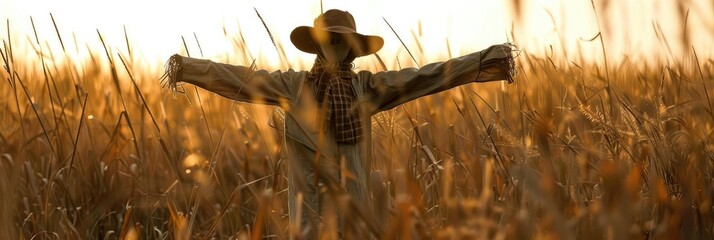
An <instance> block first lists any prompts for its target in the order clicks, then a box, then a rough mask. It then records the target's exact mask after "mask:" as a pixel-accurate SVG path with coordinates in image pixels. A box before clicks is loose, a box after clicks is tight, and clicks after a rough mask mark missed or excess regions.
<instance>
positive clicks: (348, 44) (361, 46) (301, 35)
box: [290, 9, 384, 63]
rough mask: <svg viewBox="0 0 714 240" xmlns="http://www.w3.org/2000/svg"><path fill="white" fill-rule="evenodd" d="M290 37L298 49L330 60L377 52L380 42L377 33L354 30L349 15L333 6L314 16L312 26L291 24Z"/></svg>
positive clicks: (352, 21)
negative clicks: (292, 26)
mask: <svg viewBox="0 0 714 240" xmlns="http://www.w3.org/2000/svg"><path fill="white" fill-rule="evenodd" d="M290 41H292V43H293V44H294V45H295V47H297V48H298V49H299V50H300V51H303V52H307V53H312V54H317V55H318V56H320V57H321V58H323V59H325V60H327V62H332V63H338V62H351V61H352V60H354V59H355V58H357V57H362V56H366V55H369V54H372V53H375V52H377V51H378V50H379V49H380V48H382V45H384V40H383V39H382V38H381V37H378V36H370V35H362V34H359V33H357V27H356V26H355V20H354V18H353V17H352V15H351V14H350V13H349V12H346V11H341V10H337V9H331V10H327V11H326V12H325V13H323V14H321V15H320V16H318V17H317V18H316V19H315V22H314V27H308V26H300V27H297V28H295V30H293V32H292V33H291V34H290Z"/></svg>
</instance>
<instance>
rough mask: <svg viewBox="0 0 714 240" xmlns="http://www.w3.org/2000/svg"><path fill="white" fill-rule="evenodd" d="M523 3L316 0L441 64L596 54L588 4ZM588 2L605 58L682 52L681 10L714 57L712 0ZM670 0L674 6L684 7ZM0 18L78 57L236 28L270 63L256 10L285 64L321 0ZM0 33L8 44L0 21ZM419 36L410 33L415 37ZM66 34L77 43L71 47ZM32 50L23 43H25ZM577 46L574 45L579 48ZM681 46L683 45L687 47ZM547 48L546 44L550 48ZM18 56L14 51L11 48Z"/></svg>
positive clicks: (141, 6) (219, 50)
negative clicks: (508, 47)
mask: <svg viewBox="0 0 714 240" xmlns="http://www.w3.org/2000/svg"><path fill="white" fill-rule="evenodd" d="M523 2H527V3H526V4H524V5H523V6H522V12H523V13H524V14H523V15H521V18H520V21H517V19H516V18H514V14H512V12H513V11H512V10H513V9H514V8H513V4H512V3H511V1H492V0H471V1H463V0H440V1H433V0H432V1H414V0H410V1H407V0H399V1H375V0H368V1H346V0H345V1H324V7H325V9H330V8H340V9H344V10H348V11H349V12H351V13H352V14H353V15H354V16H355V18H356V21H357V28H358V31H359V32H361V33H364V34H373V35H380V36H382V37H384V38H385V42H386V44H385V47H384V48H383V49H382V50H381V51H380V52H379V53H380V55H383V56H394V55H395V54H399V56H401V57H400V58H402V60H403V61H405V60H407V59H408V57H406V56H407V55H405V54H406V53H405V52H404V51H403V50H402V49H403V47H402V46H401V44H400V43H399V40H398V39H397V38H396V37H395V35H394V33H392V32H391V30H390V29H389V27H388V26H387V25H386V24H385V22H384V20H383V19H382V18H383V17H384V18H386V19H387V20H388V21H389V22H390V24H391V25H392V26H393V27H394V28H395V29H396V30H397V33H398V34H399V35H400V36H401V37H402V39H403V40H404V41H405V43H406V44H407V45H408V46H409V48H410V50H412V51H413V52H414V51H417V47H416V46H415V45H414V43H415V38H414V37H413V35H412V32H414V33H417V31H418V28H419V24H420V23H421V30H422V31H421V33H422V36H421V37H420V38H419V41H420V43H421V45H422V46H423V52H424V55H423V56H419V61H422V62H430V61H435V60H443V59H445V58H446V56H447V55H448V52H447V51H446V39H448V40H449V42H450V45H451V48H452V49H451V53H452V54H453V55H459V54H463V53H467V52H472V51H476V50H480V49H482V48H485V47H487V46H488V45H490V44H495V43H501V42H506V41H509V38H510V33H511V31H512V30H513V32H514V33H515V35H516V40H517V43H519V45H520V46H521V48H523V49H525V50H526V51H528V52H533V53H537V52H544V51H546V50H548V49H549V46H551V45H553V46H554V48H555V49H556V50H558V51H560V49H562V48H561V44H560V43H561V42H564V43H565V46H566V47H565V49H566V51H567V54H566V56H568V57H569V58H574V57H576V56H575V54H574V53H575V52H577V51H580V52H583V53H584V54H585V55H586V56H587V57H588V58H591V59H595V60H597V59H600V58H601V57H602V56H601V52H600V51H601V50H600V42H599V41H594V42H587V41H584V40H583V39H589V38H592V37H593V36H595V35H596V34H597V32H598V21H596V15H595V13H594V12H593V8H592V5H591V1H590V0H569V1H565V0H564V1H549V0H533V1H523ZM605 2H608V3H607V4H604V3H603V1H602V0H600V1H595V5H596V11H598V15H599V18H600V22H599V23H600V28H602V29H603V33H604V36H605V40H606V43H605V44H606V48H607V49H608V54H609V55H610V56H609V57H611V58H614V59H618V58H620V57H621V56H622V55H624V54H632V55H647V56H654V55H655V54H654V53H658V54H660V53H664V54H665V56H666V54H667V51H660V50H663V49H665V48H663V47H662V46H663V45H662V42H661V41H659V40H658V38H657V36H656V34H655V30H654V27H653V26H656V25H657V24H659V25H660V26H661V28H662V31H663V32H664V34H665V35H666V36H667V39H668V41H669V44H670V45H672V48H671V49H672V52H673V53H672V55H675V56H679V55H681V54H682V52H683V51H684V49H685V48H682V47H681V46H680V45H681V40H682V39H683V38H682V36H683V35H682V33H683V31H682V26H683V25H684V23H683V22H682V21H681V16H683V15H684V13H685V12H686V11H687V9H689V10H690V12H689V20H688V21H689V22H688V29H687V31H688V35H689V39H690V40H691V41H690V44H692V45H693V46H694V47H695V48H696V49H697V51H698V54H700V56H702V57H707V56H708V57H711V56H713V55H714V46H713V43H714V36H713V35H714V30H713V29H714V16H712V15H714V14H712V13H713V12H714V3H712V2H711V1H710V0H691V1H686V0H683V1H670V0H628V1H605ZM677 2H681V6H682V8H681V9H680V8H679V7H678V5H677V4H674V3H677ZM0 6H3V7H2V8H0V19H2V20H6V19H9V20H10V28H11V32H12V35H13V37H12V41H13V44H14V46H16V47H17V46H21V45H22V44H27V43H29V42H30V40H33V42H34V36H33V35H32V28H31V26H30V16H32V17H33V19H34V22H35V26H36V28H37V30H38V34H39V38H40V41H41V42H43V44H45V42H46V44H49V46H50V48H52V49H53V50H55V51H57V50H61V47H60V46H59V41H58V40H57V36H56V33H55V31H54V27H53V25H52V22H51V20H50V17H49V13H52V14H53V15H54V17H55V20H56V21H57V25H58V28H59V30H60V33H61V36H62V38H63V39H64V44H65V47H66V48H67V51H68V52H70V53H71V54H73V55H79V56H82V55H83V54H86V48H87V47H86V46H87V45H88V46H89V47H90V48H95V47H98V43H99V41H98V37H97V32H96V31H97V29H98V30H99V31H100V32H101V33H102V35H104V36H105V38H106V39H105V40H106V41H107V43H108V44H109V45H110V47H111V48H112V49H113V50H115V51H118V52H122V51H124V52H125V51H126V43H125V40H124V35H123V34H124V32H123V31H124V30H123V28H124V27H126V29H127V33H128V36H129V41H130V44H132V46H133V48H134V52H135V54H137V55H138V56H139V57H143V58H145V59H147V60H148V61H149V62H154V61H155V62H157V63H158V62H163V61H164V60H165V59H166V58H167V57H168V56H170V55H171V54H173V53H175V52H180V51H183V44H182V41H181V36H184V37H185V38H186V40H187V41H188V43H189V46H188V47H189V49H191V53H192V54H193V55H194V56H197V55H198V54H199V53H198V50H197V47H196V44H195V40H194V37H193V34H194V33H195V34H196V35H197V36H198V39H199V41H200V43H201V46H202V48H203V51H204V55H205V56H206V57H211V58H212V57H217V56H220V55H223V54H226V53H227V52H228V51H231V47H230V46H231V45H230V44H231V43H230V41H229V40H228V38H226V37H225V36H224V33H223V28H224V27H225V29H226V31H227V33H228V35H229V36H236V35H237V33H238V32H239V31H241V32H242V33H243V35H244V37H245V38H246V41H247V43H248V47H249V50H250V51H251V52H252V53H253V55H255V56H256V57H258V58H260V61H265V62H268V63H276V62H277V61H278V60H277V54H276V51H275V49H274V47H273V46H272V44H271V42H270V39H269V38H268V35H267V33H266V31H265V29H264V28H263V25H262V23H261V22H260V20H259V19H258V17H257V16H256V13H255V11H254V9H253V8H254V7H255V8H256V9H257V10H258V11H259V12H260V13H261V15H262V17H263V18H264V19H265V21H266V24H267V25H268V27H269V29H270V30H271V31H272V33H273V35H274V37H275V38H276V41H278V42H279V43H281V44H282V45H283V46H285V50H286V53H287V55H288V56H289V57H290V59H291V61H293V59H294V61H308V62H309V61H311V60H312V59H311V58H312V56H310V55H307V54H304V53H301V52H299V51H298V50H297V49H295V48H294V47H293V46H292V45H291V44H290V40H289V35H290V31H291V30H292V29H293V28H295V27H296V26H300V25H312V21H313V19H314V18H315V17H316V16H317V15H318V14H319V12H320V1H319V0H317V1H315V0H309V1H276V0H262V1H258V0H252V1H235V0H234V1H219V0H207V1H183V0H179V1H168V0H151V1H147V0H143V1H139V0H123V1H109V0H103V1H96V0H94V1H90V0H67V1H53V0H0ZM0 31H1V32H0V38H2V39H3V40H6V41H7V26H6V24H5V22H4V21H3V23H2V24H0ZM417 34H418V33H417ZM74 38H76V39H77V43H78V44H77V45H78V46H77V47H75V43H74V40H73V39H74ZM27 49H30V48H27ZM577 49H580V50H577ZM686 49H689V48H686ZM548 51H549V50H548ZM16 52H18V50H17V48H16Z"/></svg>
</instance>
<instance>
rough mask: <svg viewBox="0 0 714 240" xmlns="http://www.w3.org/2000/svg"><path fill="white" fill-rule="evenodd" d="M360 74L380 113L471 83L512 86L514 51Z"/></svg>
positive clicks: (501, 48)
mask: <svg viewBox="0 0 714 240" xmlns="http://www.w3.org/2000/svg"><path fill="white" fill-rule="evenodd" d="M360 74H362V75H363V77H364V78H365V79H366V82H365V84H364V85H363V86H364V93H365V97H366V99H367V101H369V102H370V103H371V104H373V105H374V106H375V107H376V110H377V111H384V110H389V109H392V108H394V107H396V106H399V105H400V104H403V103H406V102H408V101H411V100H414V99H417V98H419V97H422V96H426V95H430V94H434V93H438V92H441V91H445V90H448V89H451V88H454V87H457V86H460V85H464V84H467V83H472V82H489V81H497V80H508V81H509V82H511V81H512V74H513V56H512V48H511V45H508V44H501V45H494V46H491V47H489V48H487V49H485V50H483V51H479V52H475V53H471V54H468V55H465V56H462V57H458V58H454V59H450V60H448V61H445V62H437V63H431V64H428V65H426V66H423V67H422V68H419V69H417V68H405V69H402V70H399V71H384V72H378V73H375V74H371V73H369V72H366V71H363V72H361V73H360ZM365 75H366V76H365Z"/></svg>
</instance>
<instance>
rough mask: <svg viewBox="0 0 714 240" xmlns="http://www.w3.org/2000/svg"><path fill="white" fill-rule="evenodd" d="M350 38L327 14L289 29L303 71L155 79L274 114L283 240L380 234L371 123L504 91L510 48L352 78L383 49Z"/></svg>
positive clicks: (172, 72)
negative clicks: (284, 209) (430, 101)
mask: <svg viewBox="0 0 714 240" xmlns="http://www.w3.org/2000/svg"><path fill="white" fill-rule="evenodd" d="M356 30H357V29H356V26H355V21H354V18H353V17H352V15H351V14H350V13H349V12H346V11H341V10H335V9H332V10H328V11H326V12H324V13H323V14H321V15H320V16H318V17H317V18H316V19H315V21H314V26H313V27H308V26H300V27H297V28H295V29H294V30H293V31H292V33H291V34H290V40H291V42H292V43H293V44H294V45H295V47H297V48H298V49H299V50H301V51H303V52H306V53H310V54H315V56H316V58H315V63H314V65H313V67H312V69H311V70H310V71H295V70H292V69H289V70H287V71H274V72H268V71H265V70H257V71H256V70H254V69H252V68H251V67H247V66H235V65H229V64H223V63H216V62H212V61H210V60H203V59H196V58H189V57H183V56H179V55H174V56H172V57H171V58H170V60H169V61H168V63H167V70H166V73H165V75H164V77H163V80H164V81H165V84H167V85H168V86H169V88H170V89H172V90H173V91H176V88H177V85H178V84H180V83H190V84H193V85H196V86H198V87H201V88H203V89H206V90H208V91H211V92H214V93H217V94H219V95H221V96H223V97H226V98H230V99H233V100H237V101H241V102H248V103H258V104H268V105H273V106H278V107H280V108H282V110H283V113H284V114H283V117H284V119H283V120H284V121H282V123H283V124H282V126H280V129H283V132H282V134H281V135H282V136H284V138H283V139H282V140H284V141H283V142H282V143H283V145H284V146H283V149H284V150H285V155H286V158H287V159H288V164H289V167H288V168H287V169H288V170H287V171H288V182H289V186H288V192H289V193H288V194H289V197H288V208H289V217H290V221H291V226H293V228H292V229H293V230H294V232H293V233H292V234H296V235H299V236H302V237H304V238H307V239H313V238H315V237H316V236H317V234H318V232H320V228H321V227H322V228H323V229H324V228H325V227H330V226H331V227H336V228H338V231H337V232H338V233H339V234H343V235H344V234H349V235H351V236H368V235H369V232H372V233H376V232H378V231H379V230H378V228H379V227H378V226H374V225H375V221H367V220H364V219H368V218H370V217H371V216H372V215H373V214H372V213H371V210H372V200H371V199H372V196H371V194H370V190H369V188H370V186H369V185H368V184H367V179H368V178H367V177H368V176H369V171H370V170H371V159H370V158H371V136H370V134H371V127H372V124H371V120H370V117H371V116H373V115H375V114H376V113H379V112H381V111H385V110H388V109H392V108H394V107H396V106H399V105H400V104H402V103H405V102H408V101H411V100H414V99H416V98H419V97H422V96H426V95H430V94H434V93H437V92H441V91H444V90H448V89H451V88H454V87H457V86H460V85H464V84H468V83H473V82H488V81H497V80H507V81H508V82H509V83H510V82H513V74H514V64H513V63H514V61H513V50H514V46H513V45H511V44H500V45H493V46H491V47H489V48H487V49H485V50H482V51H479V52H475V53H471V54H468V55H465V56H462V57H458V58H454V59H450V60H448V61H445V62H438V63H432V64H428V65H426V66H423V67H421V68H418V69H417V68H405V69H401V70H399V71H383V72H377V73H372V72H368V71H360V72H358V73H355V72H354V71H353V69H354V66H353V64H352V62H353V60H355V58H358V57H363V56H368V55H371V54H373V53H375V52H377V51H378V50H379V49H380V48H381V47H382V46H383V44H384V40H383V39H382V38H381V37H378V36H370V35H363V34H360V33H357V31H356ZM381 204H386V203H381ZM330 219H331V220H330ZM344 219H350V221H349V222H350V224H346V221H344ZM358 219H363V220H364V221H362V222H361V223H362V224H360V223H359V222H360V221H358ZM370 224H371V225H370ZM365 233H366V235H365ZM360 234H361V235H360ZM359 238H360V239H361V238H362V237H359Z"/></svg>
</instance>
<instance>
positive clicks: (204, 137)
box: [0, 1, 714, 239]
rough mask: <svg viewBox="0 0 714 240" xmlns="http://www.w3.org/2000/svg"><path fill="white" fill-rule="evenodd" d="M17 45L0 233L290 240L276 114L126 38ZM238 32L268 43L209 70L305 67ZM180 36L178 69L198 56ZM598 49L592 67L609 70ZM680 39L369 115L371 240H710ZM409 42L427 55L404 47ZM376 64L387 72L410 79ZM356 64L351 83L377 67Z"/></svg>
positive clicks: (6, 109) (9, 68)
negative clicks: (179, 75) (170, 78)
mask: <svg viewBox="0 0 714 240" xmlns="http://www.w3.org/2000/svg"><path fill="white" fill-rule="evenodd" d="M514 2H520V1H514ZM593 6H595V4H593ZM256 12H257V10H256ZM53 21H54V19H53ZM33 24H39V23H35V22H33ZM42 24H49V25H52V24H54V29H61V26H62V23H61V22H52V23H42ZM57 26H59V28H58V27H57ZM655 28H656V26H655ZM685 28H686V26H685ZM57 31H61V30H57ZM12 34H13V33H12V32H11V31H10V30H8V32H7V33H3V35H5V36H4V37H3V38H2V39H3V45H2V46H1V48H0V53H2V61H1V62H2V66H3V69H1V71H0V79H1V81H2V82H1V83H0V238H2V239H288V238H290V236H291V234H290V229H289V228H290V226H289V220H288V212H287V194H288V192H287V186H288V183H287V177H286V176H287V175H286V174H287V172H286V169H285V167H286V166H285V161H284V156H283V154H282V152H281V151H282V150H281V148H280V140H279V138H280V137H279V133H278V131H277V130H276V128H275V123H274V122H272V124H271V121H270V120H271V118H272V115H273V112H274V110H275V108H273V107H267V106H261V105H254V104H247V103H240V102H234V101H231V100H228V99H226V98H222V97H220V96H218V95H215V94H213V93H210V92H207V91H205V90H203V89H200V88H197V87H194V86H191V85H184V86H183V87H184V88H183V90H184V92H183V93H176V94H173V93H171V92H169V91H167V90H166V89H165V88H162V86H161V84H160V82H159V78H160V77H161V76H162V74H163V69H162V66H160V65H156V64H153V63H151V62H152V61H153V60H150V61H147V60H145V59H142V58H141V57H138V56H136V55H137V53H136V52H133V51H132V48H131V46H130V45H131V44H133V42H132V41H131V39H132V36H131V35H125V37H126V38H125V39H126V47H125V48H110V47H106V45H103V44H104V42H103V41H104V39H103V38H102V37H103V36H104V35H103V34H104V33H103V32H102V31H97V35H96V36H97V42H96V43H99V44H102V45H103V46H105V47H98V48H90V49H89V50H88V51H89V54H88V57H86V58H82V59H79V58H74V57H70V56H69V55H68V54H67V51H64V50H59V49H54V51H50V50H48V49H47V47H48V45H43V44H41V42H42V41H41V39H38V38H37V36H36V35H30V36H28V37H27V42H29V43H30V45H31V47H32V49H31V51H29V52H31V54H35V55H36V56H34V57H32V58H30V57H29V56H27V55H23V54H24V52H26V51H25V49H18V47H17V46H18V43H17V42H12V41H9V39H11V37H10V36H11V35H12ZM124 34H126V31H125V32H124ZM248 34H261V35H265V34H268V33H266V32H251V33H247V32H242V33H240V34H237V35H230V34H229V35H227V36H226V38H228V39H230V40H231V42H232V43H233V44H232V46H231V49H230V51H232V52H233V54H234V55H231V56H233V57H225V58H223V59H214V60H216V61H221V62H227V63H231V64H237V65H251V64H256V65H257V67H259V68H264V69H269V70H278V69H286V68H288V67H290V68H295V69H302V70H307V69H306V68H308V67H309V66H307V65H305V64H304V63H302V62H295V63H291V62H290V61H289V60H287V59H289V57H287V56H285V55H284V51H283V52H282V54H283V55H281V57H283V58H282V59H283V60H284V62H283V63H284V64H285V65H283V66H273V65H270V64H268V63H264V62H261V61H260V60H257V61H254V59H255V58H258V59H260V56H259V54H256V53H250V52H249V50H248V48H247V45H249V44H251V43H250V42H246V41H245V39H244V38H243V35H248ZM601 34H605V32H602V33H601ZM601 34H598V35H597V36H595V35H593V36H595V38H593V39H586V40H585V41H589V42H596V43H597V42H600V41H601V39H602V35H601ZM57 36H59V34H57ZM420 36H421V35H420V33H419V34H414V36H409V35H407V36H401V37H402V38H412V37H413V38H415V39H417V40H418V39H419V37H420ZM45 37H46V38H48V39H50V37H52V36H45ZM193 37H194V36H187V37H186V38H185V39H183V42H182V44H183V45H184V46H186V48H185V49H179V50H178V51H179V52H180V53H181V54H184V55H185V54H188V53H193V54H194V55H197V53H198V52H199V49H189V47H188V45H191V46H195V45H199V46H200V43H199V44H195V42H194V40H196V41H197V40H198V38H195V39H194V38H193ZM390 37H392V36H390ZM511 37H512V39H511V40H512V41H513V42H514V43H515V44H516V45H519V40H520V39H523V38H527V36H511ZM659 37H661V39H660V42H662V43H663V44H664V45H666V44H668V42H667V37H665V36H659ZM678 37H679V36H674V38H678ZM23 39H24V36H23ZM52 41H64V44H67V45H70V44H75V45H76V44H77V43H76V42H75V43H71V40H70V39H61V37H59V39H57V38H54V39H52ZM179 41H181V40H179ZM390 41H391V40H390ZM186 42H189V43H192V44H186ZM281 42H282V43H281ZM600 43H602V46H601V49H600V52H597V54H602V55H605V56H607V55H608V54H610V55H620V53H617V52H609V51H608V48H607V46H606V45H605V43H603V42H600ZM684 43H685V44H684V45H685V47H684V48H683V49H685V50H684V54H682V55H681V57H675V55H667V54H664V55H657V58H656V59H649V61H647V62H646V63H645V62H643V61H637V60H632V59H630V58H628V57H627V56H625V57H622V58H621V59H622V60H617V61H614V60H613V61H607V60H606V61H604V62H603V61H589V60H588V59H586V58H585V57H582V56H581V57H572V56H573V55H572V54H571V55H570V56H566V55H564V54H563V51H558V49H555V50H553V48H552V46H551V47H550V50H549V53H550V54H534V53H531V52H530V51H529V49H525V48H522V49H520V52H519V56H518V57H517V58H516V64H517V70H518V75H517V77H516V78H515V83H513V84H505V83H501V82H491V83H481V84H470V85H465V86H461V87H457V88H454V89H452V90H449V91H446V92H442V93H438V94H435V95H431V96H427V97H424V98H420V99H417V100H415V101H412V102H409V103H407V104H405V105H403V106H400V107H397V108H395V109H393V110H388V111H386V112H382V113H380V114H378V115H376V116H375V117H373V118H372V125H373V139H372V142H373V145H374V146H373V149H374V151H373V153H372V154H373V158H374V159H375V164H374V166H373V169H371V170H372V172H373V173H375V176H379V177H373V178H372V179H371V184H372V187H373V189H375V192H374V194H373V197H374V199H375V201H377V202H380V203H381V204H382V208H381V209H383V210H382V211H379V212H375V213H374V214H375V215H378V217H379V218H377V219H381V220H380V221H379V222H372V223H370V224H372V225H379V226H381V227H382V228H383V229H384V230H383V231H382V233H381V235H380V236H376V237H377V238H379V239H714V107H712V105H713V104H714V103H712V102H714V99H712V98H713V97H714V96H711V95H713V94H714V82H713V81H714V58H712V56H709V55H700V54H699V52H698V49H697V48H696V47H694V46H691V45H686V43H687V42H686V39H685V41H684ZM81 44H82V43H80V45H81ZM102 45H100V46H102ZM88 46H89V45H88ZM63 47H64V45H63ZM276 47H277V48H280V49H282V48H288V47H292V46H290V45H289V43H288V42H286V41H285V40H283V41H280V40H278V44H277V46H276ZM407 47H409V48H411V50H412V52H414V53H415V54H416V55H417V56H415V58H417V59H422V57H423V56H421V54H420V53H419V51H418V50H417V49H419V48H420V46H419V44H418V42H417V43H416V44H413V45H410V46H407ZM447 47H449V46H448V41H446V44H445V46H444V48H445V49H446V48H447ZM544 48H548V47H544ZM665 49H666V47H665ZM273 50H275V49H271V51H265V52H264V53H263V54H275V51H273ZM447 50H448V49H447ZM447 50H445V52H449V54H446V55H449V56H445V57H444V59H446V58H448V57H456V56H451V55H450V53H451V51H447ZM280 51H281V50H279V51H278V52H280ZM57 52H59V53H60V54H55V53H57ZM62 53H64V54H62ZM402 54H404V52H402ZM248 56H252V57H248ZM167 57H168V56H167ZM195 57H196V56H195ZM380 57H381V59H384V60H385V61H384V63H385V64H386V68H387V69H390V70H393V69H398V68H400V67H407V66H412V65H413V63H411V62H410V61H411V59H410V58H401V59H400V58H395V57H394V56H392V55H389V54H383V55H381V56H380ZM365 59H366V60H364V61H362V62H360V64H361V65H360V66H359V67H360V68H362V69H365V70H370V71H381V70H383V68H384V67H382V66H381V65H380V64H378V61H377V60H376V59H375V58H374V57H366V58H365ZM605 59H608V58H607V57H605ZM147 62H149V63H151V64H147ZM422 63H426V62H422Z"/></svg>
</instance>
